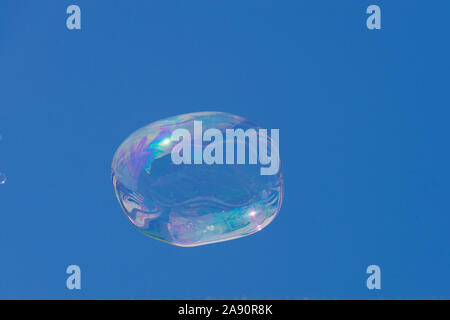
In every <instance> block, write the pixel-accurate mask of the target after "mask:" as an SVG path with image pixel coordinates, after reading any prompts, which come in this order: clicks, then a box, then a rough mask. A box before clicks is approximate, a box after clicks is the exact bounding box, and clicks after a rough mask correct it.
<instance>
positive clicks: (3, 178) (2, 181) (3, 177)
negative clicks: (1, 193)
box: [0, 172, 7, 184]
mask: <svg viewBox="0 0 450 320" xmlns="http://www.w3.org/2000/svg"><path fill="white" fill-rule="evenodd" d="M6 180H7V179H6V175H5V174H4V173H2V172H0V184H5V183H6Z"/></svg>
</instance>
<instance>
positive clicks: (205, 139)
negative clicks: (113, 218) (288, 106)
mask: <svg viewBox="0 0 450 320" xmlns="http://www.w3.org/2000/svg"><path fill="white" fill-rule="evenodd" d="M199 123H201V130H202V132H201V133H200V136H199V134H198V131H196V130H195V125H197V127H198V124H199ZM178 129H181V130H184V133H185V135H184V136H183V137H182V138H181V137H179V139H175V138H174V135H173V133H174V131H178ZM197 129H198V128H197ZM208 129H212V130H210V131H207V130H208ZM229 129H234V130H238V129H242V130H244V131H245V132H250V131H249V129H250V130H253V129H254V132H255V135H254V136H253V138H254V141H253V142H254V143H251V140H252V139H251V138H249V137H247V139H246V138H245V137H244V139H243V140H242V139H241V140H239V139H235V138H234V137H233V138H232V139H231V140H232V143H235V141H236V144H235V149H233V150H234V154H233V157H234V159H235V160H236V161H235V162H234V163H232V164H229V163H225V162H228V160H226V159H228V158H227V156H228V155H229V149H227V147H228V144H227V143H229V142H230V139H229V138H228V136H227V134H226V133H227V132H228V131H229ZM259 129H260V128H259V127H258V126H257V125H255V124H253V123H251V122H249V121H248V120H246V119H244V118H241V117H238V116H235V115H231V114H227V113H222V112H199V113H190V114H183V115H179V116H175V117H171V118H167V119H163V120H160V121H156V122H153V123H151V124H149V125H147V126H145V127H143V128H141V129H139V130H137V131H135V132H134V133H133V134H131V135H130V136H129V137H128V138H127V139H126V140H125V141H124V142H123V143H122V144H121V145H120V147H119V148H118V150H117V151H116V153H115V155H114V158H113V161H112V166H111V176H112V183H113V187H114V191H115V194H116V197H117V199H118V201H119V204H120V206H121V207H122V209H123V211H124V212H125V214H126V215H127V217H128V218H129V220H130V221H131V222H132V223H133V224H134V225H135V226H136V227H137V228H138V229H139V230H140V231H142V232H143V233H144V234H146V235H148V236H150V237H152V238H155V239H158V240H161V241H164V242H167V243H170V244H173V245H177V246H184V247H189V246H198V245H204V244H210V243H215V242H221V241H227V240H231V239H236V238H240V237H244V236H248V235H251V234H253V233H255V232H258V231H260V230H261V229H263V228H264V227H266V226H267V225H268V224H269V223H270V222H271V221H272V220H273V219H274V218H275V216H276V215H277V214H278V212H279V210H280V207H281V202H282V198H283V179H282V172H281V167H280V166H279V157H278V167H276V170H275V171H274V172H273V173H270V174H268V175H264V174H261V172H262V171H261V170H262V169H261V167H268V166H269V163H268V160H267V159H268V158H267V157H265V158H264V157H263V160H262V161H261V162H262V163H255V161H253V162H252V161H251V159H253V160H255V159H256V158H255V157H257V155H261V150H259V153H258V149H261V146H263V147H264V148H265V149H267V151H268V153H270V154H271V156H272V158H274V155H277V154H278V145H276V149H275V148H274V146H273V145H274V144H272V143H271V142H272V141H273V140H275V139H273V136H270V135H269V134H268V133H267V132H268V131H267V130H259ZM181 132H183V131H181ZM206 132H209V134H207V133H206ZM235 132H236V131H235ZM252 132H253V131H252ZM220 136H222V138H223V140H222V141H221V139H219V138H220ZM187 137H188V138H187ZM277 137H278V134H277ZM199 139H200V143H199ZM185 140H186V141H185ZM277 140H278V138H277ZM258 142H259V144H258ZM261 142H262V143H261ZM181 143H188V144H189V146H192V148H190V149H188V148H186V149H184V148H181V149H180V144H181ZM214 143H216V144H214ZM255 143H256V144H255ZM239 144H241V145H240V146H239ZM258 145H259V147H258ZM213 146H214V148H213ZM219 147H220V148H219ZM240 147H242V149H241V150H245V152H246V154H245V157H241V158H240V154H239V149H240ZM212 149H214V152H213V151H211V150H212ZM208 150H209V151H208ZM175 151H178V152H175ZM275 151H276V152H275ZM208 152H210V153H208ZM174 153H175V154H176V155H177V156H178V158H176V157H175V158H174ZM230 154H231V151H230ZM205 155H209V158H208V157H207V156H205ZM241 155H242V153H241ZM267 155H268V154H267ZM202 157H203V159H202ZM233 157H231V156H230V159H231V158H233ZM180 158H182V159H184V160H183V161H185V160H186V159H188V160H189V161H190V160H191V159H192V162H191V163H190V164H189V163H186V162H183V163H181V164H180V163H178V162H179V159H180ZM177 159H178V160H177ZM239 159H241V160H240V162H239ZM212 160H214V161H212ZM259 160H261V159H259ZM242 162H244V163H242ZM237 163H239V164H237Z"/></svg>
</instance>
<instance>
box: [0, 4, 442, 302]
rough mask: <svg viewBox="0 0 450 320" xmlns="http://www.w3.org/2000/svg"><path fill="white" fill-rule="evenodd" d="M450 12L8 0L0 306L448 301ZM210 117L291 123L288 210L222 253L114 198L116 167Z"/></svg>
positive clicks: (2, 73) (287, 127) (438, 8)
mask: <svg viewBox="0 0 450 320" xmlns="http://www.w3.org/2000/svg"><path fill="white" fill-rule="evenodd" d="M73 3H75V4H78V5H79V6H80V7H81V10H82V30H80V31H76V30H74V31H69V30H67V28H66V17H67V14H66V8H67V6H68V5H70V4H73ZM370 4H378V5H380V6H381V10H382V29H381V30H379V31H370V30H368V29H367V28H366V25H365V23H366V22H365V21H366V18H367V15H366V13H365V10H366V8H367V6H368V5H370ZM449 11H450V2H449V1H444V0H442V1H378V0H377V1H362V0H361V1H360V0H354V1H343V0H342V1H263V0H258V1H224V0H221V1H218V0H214V1H211V0H195V1H172V0H169V1H162V0H161V1H139V0H134V1H130V0H121V1H106V0H96V1H87V0H76V1H56V0H54V1H49V0H40V1H31V0H30V1H19V0H14V1H13V0H3V1H1V3H0V134H1V135H3V140H2V141H0V171H2V172H5V173H6V175H7V176H8V181H7V183H6V184H5V185H0V219H1V220H0V298H28V299H33V298H38V299H47V298H57V299H81V298H88V299H91V298H106V299H109V298H112V299H115V298H124V299H142V298H150V299H153V298H161V299H183V298H191V299H204V298H215V299H220V298H225V299H228V298H230V299H233V298H236V299H242V298H244V299H245V298H247V299H252V298H262V299H265V298H268V299H269V298H274V299H285V298H288V299H312V298H333V299H334V298H362V299H372V298H375V299H378V298H450V250H449V243H450V241H449V226H450V218H449V212H450V201H449V192H450V184H449V180H450V170H449V162H450V152H449V137H450V129H449V119H450V111H449V107H450V95H449V89H450V62H449V61H450V59H449V57H450V40H449V39H450V38H449V31H450V24H449V22H448V13H449ZM205 110H218V111H225V112H230V113H234V114H238V115H241V116H244V117H246V118H248V119H250V120H252V121H254V122H256V123H258V124H259V125H261V126H262V127H264V128H279V129H280V139H281V141H280V144H281V147H280V148H281V160H282V163H283V170H284V176H285V187H286V193H285V198H284V202H283V206H282V208H281V212H280V214H279V216H278V217H277V218H276V219H275V220H274V222H273V223H272V224H271V225H269V226H268V227H267V228H266V229H264V230H263V231H261V232H259V233H257V234H255V235H252V236H250V237H246V238H243V239H239V240H233V241H229V242H224V243H219V244H214V245H208V246H203V247H196V248H179V247H174V246H171V245H168V244H165V243H162V242H159V241H156V240H153V239H150V238H147V237H146V236H144V235H143V234H141V233H140V232H138V231H137V230H136V229H135V228H134V227H133V226H132V224H131V223H130V222H129V221H128V220H127V219H126V217H125V215H124V214H123V213H122V212H121V209H120V207H119V205H118V203H117V201H116V199H115V196H114V193H113V188H112V186H111V182H110V163H111V160H112V156H113V154H114V152H115V150H116V148H117V147H118V146H119V144H120V143H121V142H122V141H123V140H124V139H125V138H126V137H127V136H128V135H129V134H130V133H131V132H133V131H134V130H135V129H137V128H139V127H142V126H144V125H146V124H148V123H150V122H153V121H155V120H159V119H161V118H164V117H168V116H172V115H178V114H182V113H188V112H195V111H205ZM70 264H77V265H79V266H80V267H81V270H82V290H81V291H69V290H67V289H66V285H65V283H66V277H67V275H66V273H65V271H66V267H67V266H68V265H70ZM371 264H377V265H379V266H380V267H381V271H382V275H381V285H382V289H381V290H379V291H370V290H368V289H367V288H366V278H367V275H366V272H365V271H366V268H367V266H368V265H371Z"/></svg>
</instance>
